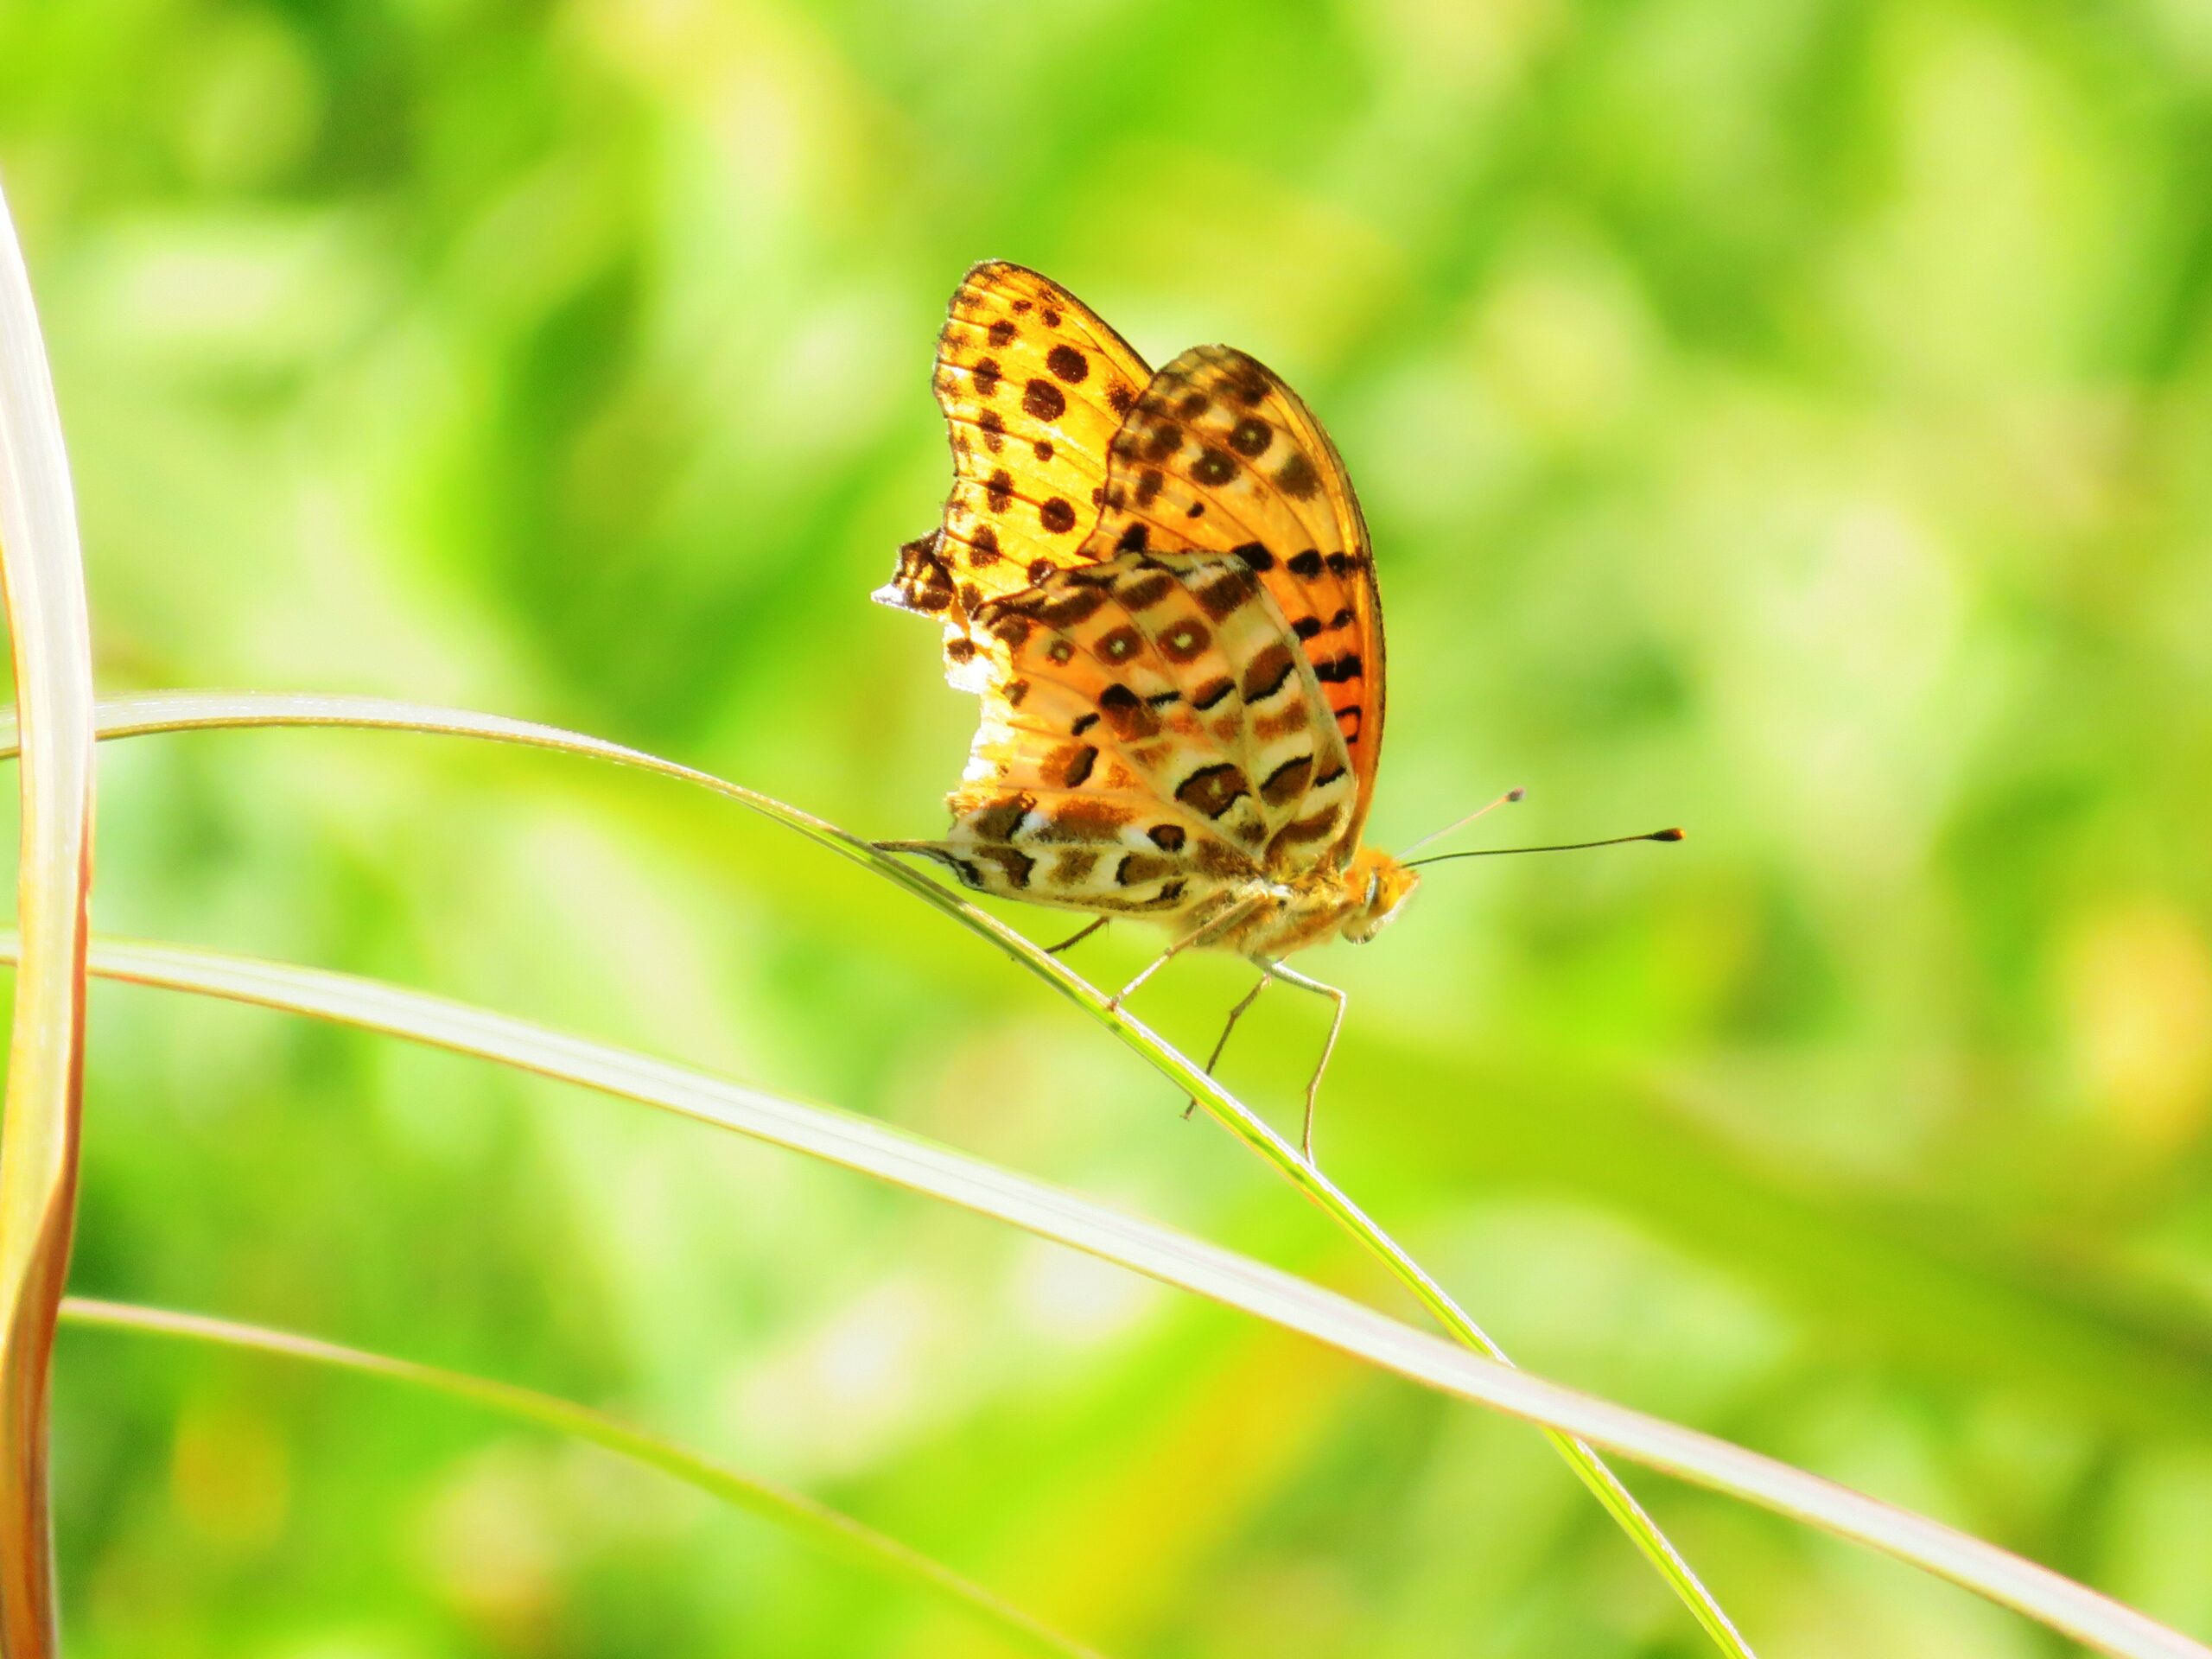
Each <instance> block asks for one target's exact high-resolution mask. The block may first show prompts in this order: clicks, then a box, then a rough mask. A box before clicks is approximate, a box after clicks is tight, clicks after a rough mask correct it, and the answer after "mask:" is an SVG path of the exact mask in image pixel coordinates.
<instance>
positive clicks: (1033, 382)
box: [875, 260, 1151, 668]
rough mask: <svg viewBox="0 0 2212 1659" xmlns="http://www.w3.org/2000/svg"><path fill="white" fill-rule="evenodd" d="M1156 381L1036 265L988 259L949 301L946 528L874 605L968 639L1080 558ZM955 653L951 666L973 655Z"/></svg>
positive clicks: (922, 545) (944, 376) (943, 389)
mask: <svg viewBox="0 0 2212 1659" xmlns="http://www.w3.org/2000/svg"><path fill="white" fill-rule="evenodd" d="M1149 378H1151V372H1150V370H1148V369H1147V367H1146V366H1145V363H1144V359H1142V358H1141V357H1139V356H1138V355H1137V354H1136V353H1135V352H1134V351H1132V350H1131V349H1130V347H1129V345H1128V342H1127V341H1126V340H1123V339H1122V337H1121V336H1120V335H1119V334H1116V333H1115V332H1114V330H1113V329H1112V328H1111V327H1108V326H1107V324H1106V323H1105V322H1104V321H1102V320H1101V319H1100V318H1099V316H1098V315H1097V314H1096V313H1095V312H1093V311H1092V310H1091V309H1090V308H1089V307H1088V306H1085V305H1084V304H1083V302H1081V301H1079V300H1077V299H1076V297H1075V296H1073V295H1071V294H1070V293H1069V292H1068V291H1067V290H1066V289H1063V288H1061V287H1060V286H1059V285H1058V284H1057V283H1052V282H1050V281H1047V280H1046V278H1045V277H1040V276H1039V275H1038V274H1037V273H1036V272H1035V271H1033V270H1026V269H1024V268H1023V267H1022V266H1020V265H1014V264H1007V263H1005V262H1004V261H997V260H995V261H990V262H988V263H986V264H980V265H977V266H976V268H975V269H974V270H971V271H969V273H968V275H967V276H966V277H965V278H963V280H962V282H961V284H960V287H959V289H958V290H957V292H956V293H955V294H954V295H953V296H952V304H951V308H950V315H948V316H947V318H946V320H945V325H944V333H943V334H942V335H940V337H939V339H938V358H937V372H936V377H935V379H936V387H937V395H938V403H939V404H941V405H942V406H943V408H944V415H945V421H946V423H947V425H948V428H949V429H950V436H951V442H952V461H953V485H952V493H951V495H950V498H949V499H947V500H946V502H945V508H944V522H943V524H941V525H940V527H939V528H938V529H937V530H935V531H931V532H930V534H928V535H926V536H924V537H919V538H918V539H917V540H915V541H912V542H909V543H906V546H905V547H903V548H902V549H900V550H899V568H898V569H897V571H896V572H895V573H894V575H893V577H892V580H891V581H890V582H889V583H887V585H886V586H885V587H883V588H880V589H878V590H877V593H876V595H875V596H876V597H877V598H878V599H879V600H881V601H884V602H885V603H886V604H889V605H893V606H896V607H899V608H901V609H904V610H912V611H918V612H921V613H925V614H930V615H936V616H938V617H941V618H943V619H944V622H945V624H946V642H947V645H948V646H950V645H951V644H952V642H953V641H955V640H956V639H967V638H969V632H970V631H969V618H970V617H971V616H972V614H973V613H974V612H975V610H976V607H978V606H980V605H982V604H983V603H985V602H986V601H989V600H992V599H995V598H1000V597H1003V596H1004V595H1006V594H1011V593H1014V592H1017V591H1019V590H1020V589H1022V588H1028V587H1031V586H1033V584H1035V583H1036V582H1038V581H1039V579H1040V578H1041V577H1042V576H1043V575H1045V574H1046V572H1047V571H1050V570H1053V569H1061V568H1064V567H1065V566H1068V565H1071V564H1074V563H1080V562H1083V561H1084V559H1085V555H1084V553H1083V551H1082V549H1083V546H1084V540H1085V538H1086V537H1087V534H1088V532H1089V531H1090V528H1091V526H1092V525H1093V524H1096V523H1097V521H1098V512H1099V507H1100V505H1101V503H1102V501H1103V498H1104V488H1105V483H1106V469H1107V451H1108V447H1109V444H1110V443H1111V442H1112V441H1113V437H1114V434H1115V433H1116V431H1117V430H1119V429H1120V428H1121V424H1122V420H1123V418H1124V417H1125V416H1127V415H1128V412H1129V411H1130V410H1131V409H1133V408H1134V407H1135V402H1136V398H1137V396H1138V394H1139V392H1140V391H1141V390H1142V389H1143V387H1144V385H1145V384H1146V382H1147V380H1148V379H1149ZM973 654H974V653H973V652H972V651H970V652H967V653H965V654H963V653H960V652H955V653H954V654H953V655H954V666H955V667H956V668H957V667H959V666H960V665H961V664H963V663H964V662H966V661H967V660H969V658H971V657H972V656H973Z"/></svg>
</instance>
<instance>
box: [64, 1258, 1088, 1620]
mask: <svg viewBox="0 0 2212 1659" xmlns="http://www.w3.org/2000/svg"><path fill="white" fill-rule="evenodd" d="M61 1318H62V1321H63V1323H65V1324H67V1325H88V1326H94V1327H98V1328H100V1329H105V1330H111V1331H131V1332H138V1333H140V1334H142V1335H145V1336H155V1337H167V1338H172V1339H175V1340H179V1341H185V1342H200V1343H213V1344H218V1345H219V1346H222V1347H227V1348H245V1349H251V1350H252V1351H255V1352H257V1353H264V1354H276V1355H279V1356H281V1357H284V1358H286V1359H297V1360H304V1361H306V1362H307V1363H309V1364H314V1365H326V1366H334V1367H336V1368H337V1369H338V1370H346V1371H358V1372H359V1373H361V1374H362V1375H364V1376H375V1377H381V1378H383V1379H385V1381H387V1382H391V1383H399V1384H401V1385H402V1386H403V1387H406V1388H412V1389H424V1390H427V1391H429V1393H432V1394H439V1395H445V1396H446V1397H447V1398H448V1399H453V1400H460V1401H464V1402H467V1403H468V1404H470V1405H473V1406H478V1407H481V1408H483V1409H485V1410H486V1411H489V1412H492V1413H494V1414H497V1415H499V1416H501V1417H505V1418H507V1419H508V1420H510V1421H513V1422H518V1423H526V1424H529V1425H531V1426H533V1427H538V1428H545V1429H550V1430H551V1431H553V1433H556V1434H563V1435H567V1436H569V1437H570V1438H572V1439H575V1440H585V1441H588V1442H589V1443H590V1444H591V1445H593V1446H600V1447H601V1448H603V1449H604V1450H606V1451H608V1452H613V1453H614V1454H615V1455H616V1456H618V1457H624V1458H628V1459H631V1460H632V1462H634V1463H640V1464H643V1465H645V1466H646V1467H647V1468H649V1469H658V1470H659V1471H661V1472H662V1473H663V1474H667V1475H673V1476H674V1477H675V1478H677V1479H678V1480H681V1481H684V1482H687V1483H689V1484H691V1485H693V1486H696V1487H697V1488H698V1489H699V1490H700V1491H703V1492H706V1493H708V1494H709V1495H710V1496H712V1497H717V1498H720V1499H721V1501H722V1502H723V1503H728V1504H731V1505H734V1507H736V1508H738V1509H741V1510H746V1511H747V1513H749V1514H752V1515H757V1516H760V1517H761V1518H762V1519H764V1520H766V1521H770V1522H773V1523H775V1524H776V1525H777V1526H779V1527H782V1528H784V1529H786V1530H787V1531H790V1532H793V1533H796V1534H798V1535H799V1536H801V1537H803V1538H805V1539H807V1540H808V1541H810V1542H812V1543H815V1544H817V1545H819V1546H821V1547H822V1548H825V1549H829V1550H831V1551H834V1552H835V1553H836V1554H840V1555H843V1556H845V1557H847V1558H849V1559H850V1560H855V1561H857V1562H859V1563H860V1564H861V1565H862V1566H864V1567H868V1568H869V1569H870V1570H872V1571H874V1572H877V1573H882V1574H883V1575H885V1576H886V1577H887V1578H892V1579H896V1580H899V1581H900V1582H902V1583H905V1584H907V1585H910V1586H913V1587H914V1588H916V1589H918V1590H921V1591H924V1592H927V1593H928V1594H930V1595H932V1596H935V1597H938V1599H941V1600H944V1601H945V1602H948V1603H950V1605H953V1606H955V1607H957V1608H958V1609H959V1610H960V1611H964V1612H967V1613H969V1614H972V1615H973V1616H975V1617H976V1618H980V1619H982V1620H983V1621H984V1622H985V1623H986V1624H990V1625H992V1626H994V1627H995V1629H997V1630H999V1632H1000V1633H1001V1634H1002V1635H1004V1636H1006V1637H1009V1638H1011V1639H1012V1640H1013V1641H1014V1642H1015V1643H1018V1644H1019V1645H1020V1647H1022V1648H1024V1649H1027V1650H1028V1651H1030V1652H1033V1653H1044V1654H1054V1655H1058V1656H1059V1659H1100V1656H1099V1654H1098V1653H1097V1651H1096V1649H1092V1648H1086V1647H1084V1645H1083V1644H1082V1643H1078V1642H1076V1641H1073V1640H1071V1639H1070V1638H1069V1637H1065V1636H1062V1635H1061V1634H1060V1633H1059V1632H1058V1630H1053V1629H1052V1628H1051V1627H1050V1626H1048V1625H1046V1624H1043V1623H1041V1622H1040V1621H1039V1620H1037V1619H1034V1618H1031V1617H1030V1616H1029V1615H1028V1614H1027V1613H1025V1612H1023V1611H1021V1610H1020V1608H1018V1607H1014V1606H1013V1605H1009V1604H1008V1603H1007V1602H1005V1601H1002V1600H1001V1599H999V1598H998V1597H997V1596H995V1595H993V1594H992V1593H991V1592H989V1591H988V1590H986V1589H984V1588H983V1587H982V1586H981V1585H979V1584H976V1583H975V1582H974V1581H973V1580H969V1579H964V1578H963V1577H961V1576H960V1574H959V1573H955V1572H953V1571H952V1570H951V1569H950V1567H944V1566H941V1565H939V1564H938V1562H937V1561H934V1560H931V1558H930V1557H928V1556H926V1555H925V1554H922V1553H921V1552H920V1551H919V1550H916V1549H912V1548H908V1547H907V1546H906V1545H905V1544H902V1543H900V1542H899V1541H898V1540H897V1539H895V1538H892V1537H889V1536H887V1535H885V1534H883V1533H880V1532H878V1531H877V1530H876V1529H874V1528H873V1527H870V1526H866V1525H864V1524H862V1523H861V1522H858V1521H855V1520H854V1519H853V1518H852V1517H851V1516H849V1515H845V1514H842V1512H840V1511H838V1510H833V1509H831V1508H829V1506H828V1505H827V1504H825V1503H817V1502H816V1501H815V1500H814V1499H813V1498H810V1497H807V1496H805V1495H804V1493H801V1492H794V1491H790V1490H789V1489H787V1488H785V1487H782V1486H779V1485H777V1484H774V1483H773V1482H772V1481H766V1480H760V1479H758V1478H755V1477H753V1476H751V1475H748V1474H746V1473H745V1472H743V1471H741V1470H737V1469H733V1468H731V1467H730V1466H729V1465H727V1464H723V1463H717V1462H715V1460H714V1459H711V1458H707V1457H702V1456H701V1455H700V1454H699V1453H698V1452H694V1451H692V1450H691V1449H690V1447H688V1446H679V1445H677V1443H676V1442H675V1441H673V1440H664V1439H663V1438H662V1437H661V1436H659V1435H658V1434H648V1433H645V1431H644V1430H643V1429H638V1428H632V1427H630V1425H629V1424H627V1423H625V1422H623V1421H620V1419H619V1418H614V1417H610V1416H608V1415H607V1414H606V1413H604V1412H600V1411H594V1410H592V1409H591V1408H589V1407H587V1406H580V1405H577V1404H575V1402H573V1401H568V1400H563V1399H560V1398H558V1397H556V1396H555V1395H550V1394H540V1393H538V1392H537V1391H536V1390H535V1389H524V1388H518V1387H516V1386H515V1385H513V1384H512V1383H498V1382H494V1381H493V1380H492V1379H490V1378H488V1377H481V1376H469V1375H468V1374H467V1373H466V1372H463V1371H448V1370H442V1369H441V1368H440V1367H437V1366H435V1365H422V1364H417V1363H416V1362H415V1361H413V1360H408V1359H394V1358H392V1357H390V1356H388V1355H385V1354H372V1353H369V1352H366V1351H364V1350H362V1349H359V1348H346V1347H341V1346H340V1345H339V1344H336V1343H331V1342H323V1341H321V1340H320V1339H318V1338H314V1337H302V1336H297V1335H295V1334H294V1333H293V1332H289V1331H271V1330H269V1329H266V1328H265V1327H264V1326H261V1325H241V1324H238V1323H237V1322H235V1321H233V1320H230V1319H210V1318H208V1317H207V1316H206V1315H204V1314H200V1313H175V1312H173V1311H171V1310H169V1309H168V1308H160V1307H139V1306H133V1305H131V1304H130V1303H127V1302H107V1301H96V1300H91V1299H89V1298H86V1297H83V1296H72V1297H70V1298H69V1299H68V1300H67V1301H65V1302H63V1303H62V1305H61Z"/></svg>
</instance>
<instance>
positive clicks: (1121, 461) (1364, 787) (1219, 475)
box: [1087, 346, 1384, 863]
mask: <svg viewBox="0 0 2212 1659" xmlns="http://www.w3.org/2000/svg"><path fill="white" fill-rule="evenodd" d="M1087 550H1088V551H1089V552H1090V554H1091V555H1092V556H1094V557H1098V558H1104V557H1109V556H1113V555H1115V554H1116V553H1122V552H1128V551H1133V550H1139V551H1144V550H1148V551H1151V552H1153V553H1155V554H1170V553H1230V554H1234V555H1236V556H1237V557H1239V558H1241V559H1243V561H1245V562H1246V563H1248V564H1249V565H1250V567H1251V568H1252V569H1254V570H1255V572H1256V574H1257V575H1258V576H1259V579H1260V581H1261V582H1262V585H1263V586H1264V587H1265V588H1266V589H1267V592H1268V595H1269V597H1270V598H1271V600H1272V601H1274V606H1275V607H1276V609H1277V610H1278V611H1279V612H1280V613H1281V615H1282V617H1283V619H1284V620H1285V621H1286V622H1287V624H1288V626H1289V627H1290V629H1291V631H1292V632H1293V634H1294V636H1295V638H1296V639H1297V641H1298V642H1299V643H1300V645H1301V646H1302V651H1303V655H1304V657H1305V658H1306V664H1307V665H1308V667H1309V668H1310V670H1311V671H1312V673H1313V677H1314V678H1315V679H1316V680H1317V681H1318V682H1319V684H1320V686H1321V688H1322V690H1323V692H1324V694H1325V697H1326V702H1327V706H1328V709H1329V712H1330V718H1331V719H1332V721H1334V722H1335V724H1336V726H1337V728H1338V732H1339V733H1340V734H1341V735H1342V738H1343V741H1344V749H1345V752H1346V753H1348V754H1349V756H1350V758H1351V769H1352V772H1353V776H1354V779H1355V780H1356V788H1355V799H1354V801H1353V803H1352V804H1351V810H1350V811H1349V812H1348V813H1347V814H1346V815H1345V816H1344V822H1343V824H1342V827H1341V832H1340V833H1339V835H1338V837H1337V839H1336V840H1335V841H1334V842H1332V843H1331V845H1330V847H1329V848H1328V849H1326V850H1327V851H1328V853H1329V855H1331V856H1332V857H1333V858H1335V859H1336V861H1338V863H1342V862H1344V861H1347V860H1349V859H1350V857H1351V854H1352V852H1353V851H1354V850H1355V849H1356V848H1357V843H1358V839H1359V830H1360V827H1361V825H1362V823H1363V822H1364V821H1365V818H1366V816H1367V809H1368V805H1369V803H1370V799H1371V798H1372V795H1373V791H1374V781H1375V771H1376V761H1377V760H1378V759H1379V758H1380V755H1381V752H1382V744H1383V680H1384V663H1383V611H1382V604H1381V601H1380V598H1379V596H1378V595H1377V594H1376V586H1375V576H1374V565H1373V561H1372V558H1371V556H1370V548H1369V543H1368V539H1367V531H1366V525H1365V523H1364V521H1363V519H1362V518H1361V515H1360V511H1359V503H1358V500H1357V498H1356V497H1355V496H1354V495H1353V493H1352V489H1351V480H1350V479H1348V478H1347V477H1346V476H1345V474H1344V462H1343V461H1342V460H1341V459H1340V458H1339V457H1338V454H1337V450H1336V446H1335V445H1334V444H1333V443H1332V442H1330V441H1329V437H1328V435H1327V434H1326V433H1325V432H1324V431H1323V430H1322V429H1321V424H1320V423H1319V421H1317V420H1315V419H1314V417H1313V413H1312V411H1311V410H1308V409H1307V408H1306V405H1305V404H1304V403H1303V402H1301V401H1300V398H1299V397H1298V394H1297V393H1295V392H1294V391H1291V389H1290V388H1289V387H1288V386H1287V385H1284V384H1283V383H1282V381H1281V379H1280V378H1278V377H1277V376H1276V375H1275V374H1274V372H1272V371H1271V370H1269V369H1268V368H1267V367H1266V366H1265V365H1263V364H1262V363H1260V362H1258V361H1257V360H1256V359H1253V358H1251V357H1249V356H1247V355H1246V354H1245V353H1243V352H1239V351H1236V350H1234V349H1232V348H1231V347H1229V346H1193V347H1192V349H1191V350H1189V351H1187V352H1185V353H1183V354H1182V355H1181V356H1180V357H1179V358H1177V359H1175V360H1174V361H1173V363H1170V364H1169V365H1167V366H1166V368H1164V369H1162V370H1160V372H1159V373H1158V374H1156V375H1154V377H1153V378H1152V380H1151V381H1150V383H1149V384H1148V385H1147V387H1146V388H1145V391H1144V392H1143V394H1142V395H1141V397H1139V399H1138V400H1137V404H1136V407H1135V409H1133V410H1131V411H1130V412H1129V414H1128V417H1127V418H1126V419H1125V420H1124V421H1123V422H1122V427H1121V429H1120V431H1119V432H1118V433H1117V434H1116V436H1115V438H1114V440H1113V443H1112V445H1111V448H1110V452H1109V468H1108V474H1107V483H1106V493H1105V501H1104V505H1103V511H1102V512H1101V515H1100V518H1099V520H1098V524H1097V527H1096V529H1095V530H1094V531H1092V532H1091V536H1090V543H1089V545H1088V548H1087Z"/></svg>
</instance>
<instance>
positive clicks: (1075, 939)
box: [1045, 916, 1114, 957]
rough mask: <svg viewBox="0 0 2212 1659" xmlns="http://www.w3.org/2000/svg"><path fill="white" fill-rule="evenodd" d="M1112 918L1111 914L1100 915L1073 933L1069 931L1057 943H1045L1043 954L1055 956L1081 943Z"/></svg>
mask: <svg viewBox="0 0 2212 1659" xmlns="http://www.w3.org/2000/svg"><path fill="white" fill-rule="evenodd" d="M1113 919H1114V918H1112V917H1111V916H1100V917H1097V918H1094V919H1093V920H1092V921H1091V922H1090V925H1088V926H1086V927H1084V928H1081V929H1079V930H1078V931H1076V932H1074V933H1071V934H1070V935H1069V936H1068V937H1067V938H1065V939H1062V940H1061V941H1060V942H1059V943H1058V944H1048V945H1046V947H1045V954H1046V956H1048V957H1057V956H1058V955H1059V954H1060V952H1061V951H1063V950H1067V949H1069V948H1070V947H1071V946H1074V945H1078V944H1082V943H1083V942H1084V940H1085V939H1087V938H1090V936H1091V935H1092V934H1094V933H1096V931H1098V930H1099V929H1100V928H1102V927H1103V926H1105V925H1106V924H1107V923H1109V922H1110V921H1112V920H1113Z"/></svg>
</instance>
